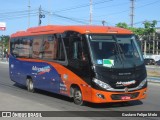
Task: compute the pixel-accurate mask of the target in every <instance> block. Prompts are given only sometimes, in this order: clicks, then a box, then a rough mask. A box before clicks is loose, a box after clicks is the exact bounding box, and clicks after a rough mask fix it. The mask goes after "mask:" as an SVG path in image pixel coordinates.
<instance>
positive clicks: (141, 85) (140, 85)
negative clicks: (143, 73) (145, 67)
mask: <svg viewBox="0 0 160 120" xmlns="http://www.w3.org/2000/svg"><path fill="white" fill-rule="evenodd" d="M146 82H147V78H145V79H144V80H143V81H142V82H141V83H140V84H139V86H138V87H139V88H142V87H143V86H144V85H145V84H146Z"/></svg>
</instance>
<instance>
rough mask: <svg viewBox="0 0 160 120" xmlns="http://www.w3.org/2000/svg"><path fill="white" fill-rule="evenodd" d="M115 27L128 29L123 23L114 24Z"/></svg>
mask: <svg viewBox="0 0 160 120" xmlns="http://www.w3.org/2000/svg"><path fill="white" fill-rule="evenodd" d="M116 26H117V27H120V28H125V29H128V25H127V24H126V23H125V22H120V23H118V24H116Z"/></svg>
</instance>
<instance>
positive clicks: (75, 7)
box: [54, 0, 113, 12]
mask: <svg viewBox="0 0 160 120" xmlns="http://www.w3.org/2000/svg"><path fill="white" fill-rule="evenodd" d="M110 1H113V0H102V1H98V2H94V3H93V4H92V5H98V4H102V3H105V2H110ZM88 6H90V4H83V5H79V6H73V7H71V8H66V9H61V10H57V11H54V12H65V11H69V10H73V9H79V8H84V7H88Z"/></svg>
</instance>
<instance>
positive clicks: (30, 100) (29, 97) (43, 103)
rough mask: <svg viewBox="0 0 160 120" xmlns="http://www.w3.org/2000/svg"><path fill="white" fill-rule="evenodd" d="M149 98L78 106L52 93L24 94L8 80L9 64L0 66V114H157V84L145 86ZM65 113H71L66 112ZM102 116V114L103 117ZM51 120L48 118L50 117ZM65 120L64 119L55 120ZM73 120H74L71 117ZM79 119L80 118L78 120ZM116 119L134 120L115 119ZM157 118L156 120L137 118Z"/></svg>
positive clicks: (118, 119)
mask: <svg viewBox="0 0 160 120" xmlns="http://www.w3.org/2000/svg"><path fill="white" fill-rule="evenodd" d="M148 87H149V89H148V97H147V99H144V100H142V101H133V102H129V103H127V104H121V103H116V104H115V103H114V104H113V103H112V104H90V103H87V104H86V105H85V106H77V105H75V104H73V102H72V100H71V99H69V98H67V97H64V96H61V95H56V94H52V93H48V92H45V91H40V90H38V91H37V92H36V93H30V92H27V90H26V88H25V87H23V86H19V85H17V84H15V83H14V82H12V81H11V80H10V78H9V71H8V64H2V63H0V111H106V113H107V111H160V92H159V90H160V84H159V83H149V84H148ZM66 114H74V112H73V113H72V112H68V113H66ZM102 116H103V115H102ZM50 119H51V118H50ZM58 119H66V118H58ZM70 119H75V118H70ZM79 119H81V118H79ZM85 119H96V120H97V119H98V120H99V119H102V120H105V119H106V118H104V117H94V118H93V117H87V118H85ZM112 119H115V120H125V119H126V120H128V119H133V120H135V118H133V117H132V118H122V117H115V118H112ZM136 119H137V120H139V119H151V120H154V119H159V118H156V117H154V118H137V117H136Z"/></svg>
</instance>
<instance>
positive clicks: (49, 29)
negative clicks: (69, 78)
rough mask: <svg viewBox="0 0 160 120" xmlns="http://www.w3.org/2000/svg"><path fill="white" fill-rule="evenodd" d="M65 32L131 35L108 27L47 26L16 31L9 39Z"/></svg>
mask: <svg viewBox="0 0 160 120" xmlns="http://www.w3.org/2000/svg"><path fill="white" fill-rule="evenodd" d="M66 31H75V32H79V33H81V34H89V33H90V34H92V33H102V34H103V33H108V34H111V33H112V34H132V32H131V31H130V30H127V29H123V28H118V27H109V26H60V25H48V26H39V27H32V28H29V29H27V30H26V31H18V32H16V33H14V34H12V35H11V37H21V36H33V35H43V34H55V33H64V32H66Z"/></svg>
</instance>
